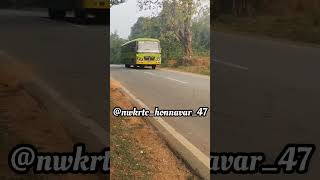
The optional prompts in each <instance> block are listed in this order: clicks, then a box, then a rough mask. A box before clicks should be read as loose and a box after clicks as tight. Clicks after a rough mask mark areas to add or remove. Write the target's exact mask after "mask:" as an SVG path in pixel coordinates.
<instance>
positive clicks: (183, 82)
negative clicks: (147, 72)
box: [165, 77, 188, 84]
mask: <svg viewBox="0 0 320 180" xmlns="http://www.w3.org/2000/svg"><path fill="white" fill-rule="evenodd" d="M165 78H166V79H169V80H172V81H176V82H179V83H182V84H188V82H185V81H180V80H178V79H174V78H170V77H165Z"/></svg>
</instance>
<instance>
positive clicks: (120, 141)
mask: <svg viewBox="0 0 320 180" xmlns="http://www.w3.org/2000/svg"><path fill="white" fill-rule="evenodd" d="M111 106H112V107H115V103H114V102H112V101H111ZM111 121H112V122H111V125H112V126H111V136H110V137H111V142H112V143H111V151H110V154H111V166H112V170H111V171H112V172H111V174H112V178H114V179H119V178H120V179H121V178H122V179H123V178H127V179H131V178H137V177H139V178H142V179H150V178H151V174H150V168H148V166H149V158H148V156H147V155H146V154H145V153H141V152H146V151H145V150H144V149H143V148H142V147H139V145H138V144H137V143H136V142H135V140H134V138H133V137H131V136H130V135H131V134H132V132H133V131H134V130H135V128H137V127H128V126H126V125H124V123H125V122H124V121H126V118H122V117H119V118H115V117H113V118H111ZM113 170H115V171H116V172H115V171H113Z"/></svg>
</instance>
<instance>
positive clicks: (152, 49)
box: [138, 41, 160, 53]
mask: <svg viewBox="0 0 320 180" xmlns="http://www.w3.org/2000/svg"><path fill="white" fill-rule="evenodd" d="M138 52H149V53H160V44H159V42H154V41H139V42H138Z"/></svg>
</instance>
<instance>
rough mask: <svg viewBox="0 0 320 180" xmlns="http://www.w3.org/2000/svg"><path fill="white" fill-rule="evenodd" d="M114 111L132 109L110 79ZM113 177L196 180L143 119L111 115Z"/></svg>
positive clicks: (114, 82) (118, 86) (118, 85)
mask: <svg viewBox="0 0 320 180" xmlns="http://www.w3.org/2000/svg"><path fill="white" fill-rule="evenodd" d="M110 94H111V95H110V102H111V104H110V105H111V106H110V107H111V112H112V109H113V108H114V107H121V108H125V109H131V108H132V107H133V104H131V103H130V102H131V101H130V99H129V97H128V96H127V95H126V94H124V93H123V92H122V91H121V89H120V84H119V83H118V82H116V81H113V80H111V84H110ZM110 123H111V124H110V127H111V134H110V136H111V147H110V148H111V152H110V153H111V178H112V179H121V178H124V177H126V178H130V179H131V178H132V179H140V178H142V179H195V178H196V177H195V176H194V175H193V174H192V173H191V172H190V171H189V170H188V169H187V168H186V166H185V165H184V164H183V163H182V161H181V160H180V159H178V158H177V157H176V156H175V155H174V154H173V153H172V151H171V150H170V149H169V148H168V146H167V145H166V143H165V142H164V141H163V140H162V138H161V137H160V136H159V134H157V132H156V130H155V129H154V128H153V127H152V126H151V125H150V124H148V123H147V122H146V121H145V120H144V119H142V118H137V117H130V118H129V117H128V118H123V117H114V116H112V115H111V116H110Z"/></svg>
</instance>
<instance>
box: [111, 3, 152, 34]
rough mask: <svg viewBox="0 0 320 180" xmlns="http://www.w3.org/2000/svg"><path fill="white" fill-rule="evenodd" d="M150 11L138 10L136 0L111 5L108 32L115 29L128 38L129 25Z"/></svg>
mask: <svg viewBox="0 0 320 180" xmlns="http://www.w3.org/2000/svg"><path fill="white" fill-rule="evenodd" d="M150 15H152V12H151V11H142V12H141V11H139V7H137V1H136V0H127V2H126V3H123V4H120V5H117V6H113V7H112V8H111V11H110V19H111V21H110V32H115V31H117V32H118V34H119V36H120V37H122V38H128V36H129V34H130V31H131V27H132V26H133V24H134V23H136V22H137V20H138V18H139V17H141V16H150Z"/></svg>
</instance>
